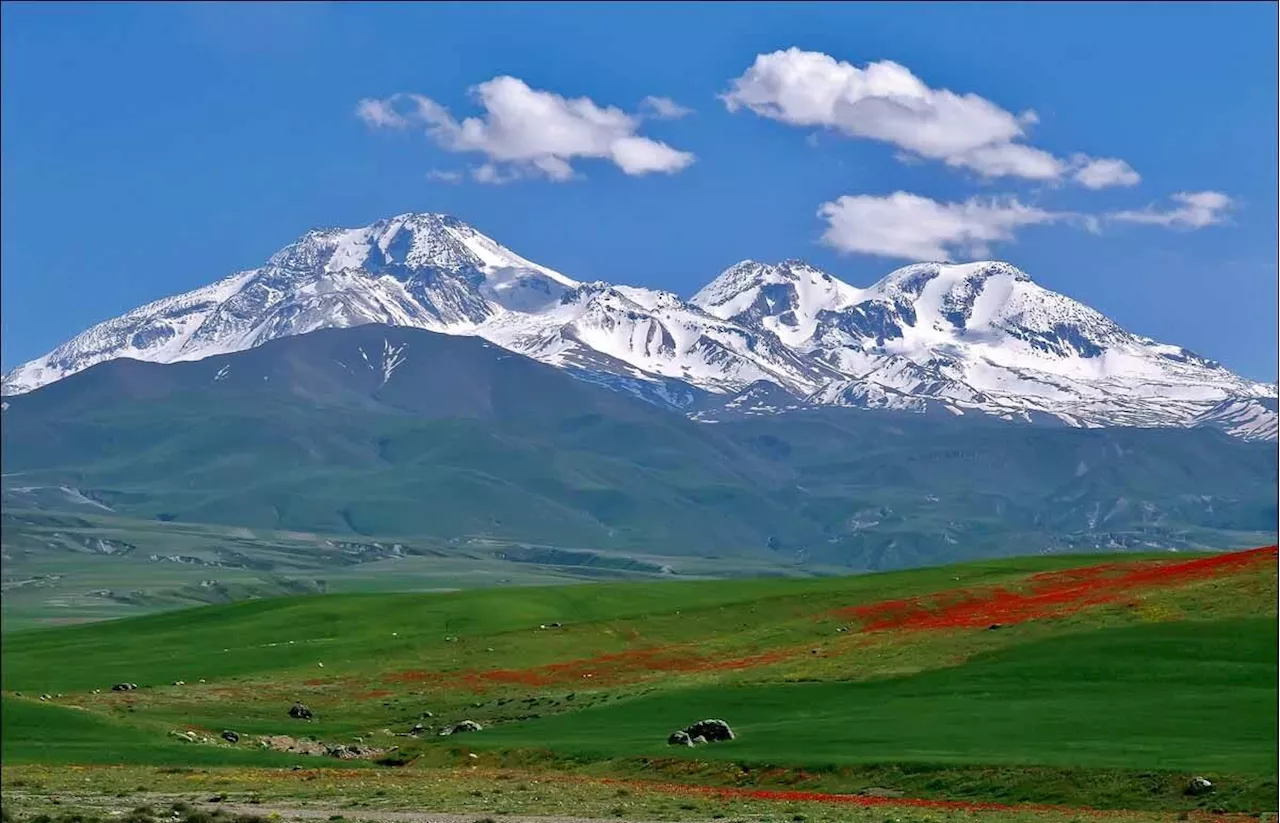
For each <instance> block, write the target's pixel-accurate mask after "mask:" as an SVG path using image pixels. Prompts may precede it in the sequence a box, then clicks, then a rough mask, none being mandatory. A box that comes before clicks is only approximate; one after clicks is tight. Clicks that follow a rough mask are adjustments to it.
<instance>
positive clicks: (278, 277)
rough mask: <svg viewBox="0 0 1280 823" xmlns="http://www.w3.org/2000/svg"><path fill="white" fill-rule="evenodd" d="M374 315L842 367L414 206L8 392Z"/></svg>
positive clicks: (597, 348) (8, 385) (699, 363)
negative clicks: (571, 271)
mask: <svg viewBox="0 0 1280 823" xmlns="http://www.w3.org/2000/svg"><path fill="white" fill-rule="evenodd" d="M365 323H387V324H391V325H399V326H411V327H416V328H422V329H427V330H429V331H436V332H443V333H446V334H466V335H477V336H480V337H484V338H485V339H488V340H490V341H492V342H494V343H497V344H498V345H501V346H504V347H506V348H509V349H512V350H513V351H517V352H520V353H522V354H527V355H529V356H531V357H534V358H537V359H540V360H543V361H545V362H548V363H552V364H554V365H558V366H566V367H575V368H578V369H595V370H602V371H605V372H611V373H615V374H620V375H623V376H627V377H631V378H639V379H648V380H650V381H657V382H660V381H661V379H662V378H675V379H679V380H682V381H685V382H688V383H691V384H693V385H696V386H699V387H702V388H707V389H710V390H712V391H731V390H734V389H737V388H741V387H742V386H745V385H747V384H749V383H752V382H755V381H757V380H771V381H773V382H776V383H778V384H780V385H783V386H785V387H787V388H788V389H789V390H791V391H793V392H796V393H797V394H808V393H810V392H812V391H814V390H816V389H817V388H818V387H819V386H821V385H822V384H823V383H824V382H826V381H827V380H830V379H832V378H833V377H836V376H838V375H836V374H835V373H834V372H832V370H831V369H829V368H827V367H826V366H824V365H822V364H820V363H814V362H812V361H810V360H809V359H808V358H806V357H803V356H801V355H798V354H796V353H795V352H793V351H792V350H791V349H789V348H787V347H786V346H784V345H783V344H782V343H781V342H780V341H779V340H778V339H777V338H776V336H774V335H773V334H772V333H771V332H768V331H761V330H753V329H747V328H745V327H742V326H740V325H737V324H734V323H732V322H727V321H724V320H722V319H720V318H717V317H714V316H712V315H710V314H707V313H705V312H703V311H702V310H701V309H699V308H697V307H696V306H693V305H691V304H689V303H685V302H684V301H682V300H680V298H678V297H677V296H676V295H674V294H671V293H669V292H660V291H653V290H649V289H641V288H633V287H627V286H617V287H615V286H610V285H608V284H606V283H589V284H582V283H578V282H577V281H575V280H573V279H571V278H569V277H566V276H564V275H562V274H560V273H558V272H555V271H552V270H551V269H548V268H545V267H543V266H539V265H538V264H536V263H532V262H530V261H528V260H526V259H524V258H523V257H520V256H519V255H517V254H515V253H514V252H511V251H509V250H508V249H506V248H504V247H503V246H501V245H499V244H498V243H497V242H495V241H494V240H492V239H490V238H488V237H486V236H484V235H482V234H480V233H479V232H477V231H476V230H475V229H473V228H471V227H470V226H467V225H466V224H464V223H462V222H461V221H458V220H456V219H455V218H452V217H448V216H445V215H436V214H407V215H401V216H399V217H394V218H391V219H389V220H382V221H379V222H377V223H374V224H373V225H371V226H366V227H364V228H357V229H324V230H315V231H311V232H308V233H307V234H306V235H304V236H303V237H302V238H301V239H299V240H298V241H297V242H295V243H292V244H291V245H289V246H287V247H285V248H284V249H282V250H281V251H280V252H278V253H276V254H275V255H273V256H272V257H271V259H270V260H269V261H267V263H266V264H265V265H264V266H262V267H261V268H257V269H252V270H249V271H246V272H242V273H240V274H237V275H235V276H233V277H231V278H228V279H227V280H224V281H221V282H220V283H217V284H215V285H213V286H209V287H205V288H203V289H197V290H195V291H193V292H189V293H188V294H185V295H179V296H177V297H172V298H167V299H165V300H160V301H157V302H155V303H152V304H149V305H147V306H143V307H142V308H140V309H136V310H134V311H132V312H129V313H128V314H126V315H124V316H122V317H120V318H117V319H114V320H109V321H107V322H105V323H101V324H99V325H97V326H94V327H93V328H91V329H89V330H88V331H86V332H84V333H83V334H81V335H79V336H78V337H76V338H74V339H72V340H71V341H69V342H67V343H65V344H63V345H62V346H59V347H58V348H57V349H55V350H54V351H52V352H50V353H49V354H47V355H45V356H44V357H42V358H39V359H38V360H35V361H32V362H31V363H27V364H25V365H23V366H20V367H18V368H17V369H15V370H14V371H13V372H11V373H10V374H9V375H7V376H6V377H5V379H4V387H3V388H4V392H5V393H6V394H13V393H20V392H24V391H30V390H31V389H34V388H37V387H39V386H41V385H44V384H46V383H49V382H52V381H53V380H57V379H60V378H61V377H65V376H66V375H68V374H72V373H74V372H77V371H80V370H81V369H84V368H88V367H89V366H91V365H94V364H95V363H99V362H101V361H103V360H109V359H113V358H117V357H131V358H134V359H138V360H148V361H154V362H161V363H167V362H174V361H179V360H194V359H199V358H203V357H207V356H209V355H213V354H221V353H225V352H228V351H238V350H243V349H248V348H252V347H254V346H257V345H260V344H262V343H264V342H267V341H268V340H274V339H276V338H278V337H283V336H287V335H292V334H305V333H307V332H310V331H315V330H317V329H322V328H331V327H346V326H355V325H361V324H365Z"/></svg>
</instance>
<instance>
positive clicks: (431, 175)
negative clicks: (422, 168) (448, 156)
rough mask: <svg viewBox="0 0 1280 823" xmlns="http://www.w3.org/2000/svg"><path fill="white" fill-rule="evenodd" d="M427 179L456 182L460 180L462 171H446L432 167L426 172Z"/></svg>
mask: <svg viewBox="0 0 1280 823" xmlns="http://www.w3.org/2000/svg"><path fill="white" fill-rule="evenodd" d="M427 179H428V180H436V181H439V182H441V183H458V182H461V181H462V172H460V171H448V170H446V169H432V170H431V171H429V172H427Z"/></svg>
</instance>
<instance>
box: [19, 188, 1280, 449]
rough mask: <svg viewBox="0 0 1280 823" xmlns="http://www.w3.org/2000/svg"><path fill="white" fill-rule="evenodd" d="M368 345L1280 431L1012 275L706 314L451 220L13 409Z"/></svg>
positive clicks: (824, 398) (990, 270) (157, 327)
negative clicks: (356, 329) (591, 278)
mask: <svg viewBox="0 0 1280 823" xmlns="http://www.w3.org/2000/svg"><path fill="white" fill-rule="evenodd" d="M367 323H382V324H388V325H397V326H409V327H415V328H421V329H427V330H429V331H436V332H442V333H446V334H459V335H472V336H478V337H482V338H484V339H486V340H489V341H490V342H492V343H495V344H497V345H499V346H502V347H504V348H507V349H510V350H512V351H515V352H519V353H521V354H525V355H527V356H530V357H533V358H535V359H538V360H541V361H543V362H546V363H549V364H551V365H554V366H558V367H563V368H569V369H572V370H574V372H575V373H576V374H579V375H582V376H584V378H585V379H593V380H598V381H600V382H605V383H611V382H612V383H613V384H616V385H617V386H619V387H623V388H625V389H626V390H628V391H637V393H639V394H642V395H645V396H649V397H655V398H661V397H676V396H680V397H683V398H685V400H682V401H681V402H682V403H684V402H686V401H687V399H688V398H690V397H691V396H692V394H691V393H690V392H686V391H682V390H680V389H679V388H678V387H679V386H680V385H682V384H683V385H686V386H691V387H696V388H697V389H702V390H704V391H706V392H711V393H715V394H723V395H724V396H725V397H726V398H727V400H726V403H727V404H728V405H727V406H726V409H727V410H729V411H734V410H737V411H738V412H745V411H746V410H748V409H754V410H756V411H762V410H773V412H774V413H779V412H780V411H781V410H785V409H788V408H792V407H793V406H794V405H805V404H820V405H850V406H860V407H875V408H888V409H901V410H907V411H917V412H924V411H930V410H945V411H947V412H950V413H952V414H964V413H967V412H969V411H973V412H977V413H986V414H995V415H998V416H1001V417H1017V418H1020V419H1037V418H1044V417H1046V416H1047V417H1051V418H1055V419H1058V420H1061V421H1064V422H1066V423H1068V424H1071V425H1091V426H1092V425H1109V424H1124V425H1144V426H1152V425H1170V426H1191V425H1216V426H1218V427H1220V428H1223V429H1226V430H1228V431H1232V432H1233V433H1239V434H1241V435H1242V436H1250V437H1258V436H1268V435H1267V434H1266V433H1267V432H1269V431H1271V430H1273V429H1274V426H1273V425H1272V423H1273V422H1274V418H1275V416H1276V412H1275V408H1274V403H1270V404H1268V403H1255V402H1244V401H1249V400H1251V399H1258V398H1261V399H1266V398H1274V397H1275V395H1276V388H1275V386H1271V385H1264V384H1260V383H1256V382H1254V381H1250V380H1246V379H1244V378H1241V377H1239V376H1237V375H1235V374H1232V373H1231V372H1230V371H1228V370H1227V369H1225V368H1224V367H1222V366H1221V365H1219V364H1217V363H1214V362H1212V361H1209V360H1206V359H1204V358H1202V357H1199V356H1198V355H1196V354H1194V353H1192V352H1189V351H1187V350H1185V349H1182V348H1180V347H1178V346H1172V345H1168V344H1163V343H1158V342H1156V341H1154V340H1150V339H1148V338H1145V337H1140V336H1138V335H1134V334H1132V333H1130V332H1128V331H1126V330H1125V329H1123V328H1121V327H1120V326H1119V325H1117V324H1116V323H1114V322H1113V321H1111V320H1110V319H1108V318H1107V317H1105V316H1104V315H1102V314H1101V313H1099V312H1097V311H1095V310H1093V309H1091V308H1089V307H1088V306H1085V305H1083V304H1081V303H1079V302H1077V301H1075V300H1073V299H1071V298H1069V297H1067V296H1065V295H1062V294H1059V293H1057V292H1053V291H1051V290H1049V289H1046V288H1044V287H1042V286H1040V285H1039V284H1037V283H1036V282H1034V281H1033V280H1032V279H1031V278H1030V277H1029V276H1028V275H1027V274H1026V273H1025V272H1023V271H1021V270H1019V269H1018V268H1016V267H1015V266H1012V265H1010V264H1008V263H1003V262H999V261H982V262H975V263H964V264H948V263H919V264H914V265H909V266H904V267H902V268H899V269H897V270H896V271H893V272H891V273H889V274H888V275H886V276H885V277H884V278H882V279H881V280H879V281H878V282H876V283H875V284H873V285H872V286H870V287H868V288H857V287H854V286H852V285H850V284H848V283H845V282H843V281H841V280H839V279H837V278H835V277H833V276H832V275H830V274H828V273H826V272H824V271H822V270H820V269H817V268H815V267H813V266H811V265H809V264H807V263H805V262H803V261H800V260H785V261H783V262H781V263H777V264H768V263H762V262H757V261H754V260H744V261H742V262H740V263H737V264H736V265H734V266H731V267H729V268H728V269H726V270H725V271H724V272H722V273H721V274H720V275H719V276H718V277H716V278H715V279H714V280H712V281H711V282H710V283H708V284H707V285H706V286H705V287H704V288H703V289H701V290H700V291H699V292H698V293H697V294H696V295H695V296H694V297H693V298H692V299H691V300H688V301H686V300H683V299H681V298H680V297H679V296H678V295H676V294H673V293H671V292H665V291H658V290H654V289H647V288H641V287H635V286H624V285H611V284H609V283H605V282H579V281H577V280H574V279H573V278H570V277H567V276H565V275H563V274H561V273H559V272H557V271H554V270H552V269H549V268H546V267H545V266H541V265H539V264H537V263H534V262H532V261H530V260H528V259H526V258H524V257H522V256H520V255H519V254H516V253H515V252H513V251H511V250H510V249H507V248H506V247H504V246H502V245H501V244H499V243H498V242H497V241H495V240H493V239H492V238H490V237H487V236H485V235H484V234H482V233H480V232H479V231H477V230H476V229H474V228H473V227H471V226H469V225H467V224H466V223H464V222H462V221H460V220H458V219H457V218H455V217H452V216H449V215H444V214H433V213H410V214H402V215H398V216H396V217H391V218H388V219H385V220H379V221H377V222H375V223H372V224H370V225H368V226H363V227H357V228H329V229H316V230H312V231H309V232H307V233H305V234H304V235H302V236H301V237H300V238H299V239H298V240H296V241H294V242H293V243H290V244H289V245H288V246H286V247H284V248H283V249H281V250H280V251H279V252H277V253H276V254H274V255H272V256H271V257H270V258H269V259H268V260H267V261H266V262H265V263H264V264H263V265H262V266H260V267H259V268H254V269H248V270H246V271H242V272H238V273H236V274H233V275H231V276H230V277H227V278H225V279H223V280H220V281H218V282H216V283H214V284H212V285H209V286H204V287H202V288H198V289H195V290H193V291H190V292H187V293H186V294H181V295H177V296H175V297H169V298H165V299H162V300H158V301H155V302H153V303H150V304H148V305H146V306H143V307H141V308H139V309H135V310H133V311H131V312H128V313H126V314H124V315H122V316H120V317H117V318H114V319H112V320H108V321H106V322H103V323H100V324H98V325H97V326H94V327H93V328H91V329H89V330H87V331H85V332H84V333H82V334H80V335H78V336H77V337H75V338H73V339H72V340H70V341H68V342H66V343H64V344H63V345H61V346H59V347H58V348H56V349H54V350H53V351H52V352H50V353H49V354H47V355H45V356H44V357H41V358H38V359H37V360H34V361H32V362H30V363H27V364H24V365H22V366H19V367H18V368H16V369H14V370H13V371H12V372H10V373H9V374H8V375H6V376H5V378H4V381H3V391H4V393H5V394H15V393H21V392H25V391H30V390H32V389H35V388H38V387H39V386H42V385H45V384H47V383H50V382H53V381H55V380H58V379H61V378H62V377H65V376H66V375H68V374H72V373H74V372H77V371H80V370H82V369H85V368H88V367H89V366H92V365H94V364H95V363H99V362H102V361H104V360H110V359H114V358H120V357H129V358H134V359H139V360H149V361H153V362H161V363H167V362H173V361H179V360H196V359H201V358H204V357H208V356H211V355H216V354H223V353H227V352H232V351H240V350H244V349H249V348H253V347H255V346H258V345H260V344H262V343H264V342H266V341H269V340H273V339H276V338H279V337H284V336H289V335H298V334H305V333H307V332H310V331H315V330H318V329H323V328H333V327H346V326H355V325H362V324H367ZM642 384H643V385H650V386H653V387H654V390H653V391H642V390H639V389H638V388H637V387H638V386H640V385H642ZM766 385H773V386H777V387H780V388H779V391H784V392H785V393H787V394H788V395H789V396H791V397H794V398H795V403H794V404H791V403H788V402H783V401H782V400H781V399H779V397H777V396H776V395H775V394H774V393H772V392H770V391H768V390H766V389H764V388H762V387H763V386H766ZM752 386H754V387H755V388H754V389H753V390H752V391H751V392H748V393H746V394H740V393H742V392H744V391H745V390H746V389H747V388H748V387H752ZM673 387H676V388H673ZM733 398H737V399H736V400H734V399H733ZM762 398H764V399H762ZM766 401H767V402H766ZM698 414H699V419H710V418H709V417H708V415H709V414H711V415H712V416H714V414H713V413H711V412H708V411H707V410H706V409H705V408H704V409H703V410H702V411H700V412H698ZM1259 433H1261V434H1259Z"/></svg>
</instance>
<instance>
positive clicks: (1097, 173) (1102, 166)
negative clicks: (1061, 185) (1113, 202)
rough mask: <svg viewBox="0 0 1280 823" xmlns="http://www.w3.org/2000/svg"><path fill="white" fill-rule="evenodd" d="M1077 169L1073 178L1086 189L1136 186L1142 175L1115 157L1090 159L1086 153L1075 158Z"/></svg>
mask: <svg viewBox="0 0 1280 823" xmlns="http://www.w3.org/2000/svg"><path fill="white" fill-rule="evenodd" d="M1073 160H1074V162H1075V166H1076V169H1075V171H1074V172H1073V173H1072V175H1071V178H1072V179H1073V180H1075V181H1076V182H1077V183H1079V184H1080V185H1082V186H1084V187H1085V188H1086V189H1105V188H1107V187H1108V186H1136V185H1138V183H1140V182H1141V181H1142V177H1141V176H1140V175H1139V174H1138V173H1137V172H1136V171H1134V170H1133V167H1132V166H1130V165H1129V164H1128V163H1126V162H1124V161H1123V160H1119V159H1117V158H1114V157H1100V158H1097V159H1090V158H1088V157H1085V156H1084V155H1077V156H1076V157H1075V158H1073Z"/></svg>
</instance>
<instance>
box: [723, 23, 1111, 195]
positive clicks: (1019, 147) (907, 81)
mask: <svg viewBox="0 0 1280 823" xmlns="http://www.w3.org/2000/svg"><path fill="white" fill-rule="evenodd" d="M721 99H722V100H723V101H724V103H725V105H726V106H727V107H728V109H729V110H730V111H737V110H739V109H743V108H745V109H748V110H750V111H752V112H754V113H756V114H758V115H760V116H762V117H768V118H770V119H773V120H777V121H779V122H782V123H787V124H790V125H793V126H804V127H812V126H819V127H824V128H830V129H835V130H837V131H840V132H842V133H844V134H846V135H848V136H850V137H861V138H865V139H869V140H878V141H881V142H884V143H889V144H891V145H893V146H896V147H897V148H899V149H901V150H902V151H905V152H908V153H910V154H912V155H915V156H918V157H924V158H928V159H931V160H939V161H942V162H944V163H946V164H947V165H949V166H952V167H956V168H966V169H970V170H972V171H975V172H977V173H978V174H980V175H982V176H984V177H1019V178H1023V179H1027V180H1043V181H1050V180H1060V179H1062V178H1064V177H1065V176H1067V175H1068V174H1069V173H1071V172H1072V171H1073V170H1079V167H1081V166H1085V167H1087V166H1088V165H1089V164H1093V163H1097V162H1104V163H1106V162H1112V161H1093V160H1091V159H1090V158H1087V157H1079V158H1077V159H1074V160H1073V161H1072V162H1067V161H1065V160H1062V159H1060V158H1058V157H1055V156H1054V155H1053V154H1051V153H1049V152H1047V151H1044V150H1042V149H1037V148H1035V147H1033V146H1029V145H1027V144H1026V143H1023V142H1019V141H1021V140H1022V139H1023V138H1025V137H1026V136H1027V131H1026V129H1027V127H1028V126H1031V125H1033V124H1035V123H1036V122H1038V120H1039V118H1038V117H1037V116H1036V113H1035V112H1034V111H1025V112H1022V113H1021V114H1013V113H1012V112H1009V111H1006V110H1005V109H1004V108H1002V107H1000V106H999V105H997V104H995V103H993V102H991V101H990V100H987V99H985V98H983V97H980V96H978V95H976V94H957V93H956V92H953V91H950V90H948V89H934V88H930V87H929V86H928V85H926V84H925V83H924V82H923V81H922V80H920V79H919V78H918V77H916V76H915V75H914V74H912V73H911V71H910V70H909V69H908V68H906V67H905V66H902V65H900V64H898V63H894V62H892V61H889V60H882V61H879V62H873V63H868V64H867V65H866V67H865V68H858V67H857V66H854V65H852V64H850V63H847V62H845V61H837V60H836V59H835V58H834V57H831V56H830V55H827V54H823V53H821V52H812V51H802V50H801V49H798V48H794V47H793V48H790V49H787V50H785V51H776V52H773V53H772V54H761V55H757V56H756V59H755V62H754V63H753V64H752V65H751V67H750V68H748V69H747V71H746V72H745V73H744V74H743V75H742V76H741V77H738V78H737V79H735V80H733V81H732V85H731V88H730V89H729V91H727V92H726V93H725V94H723V95H721ZM1116 162H1119V161H1116ZM1125 168H1126V169H1127V168H1128V167H1127V166H1125ZM1129 171H1130V172H1132V169H1129ZM1103 176H1104V175H1103V173H1102V172H1101V171H1096V170H1095V171H1094V172H1091V173H1089V174H1087V175H1086V177H1087V179H1089V180H1092V181H1095V182H1096V181H1099V180H1101V179H1102V178H1103ZM1104 185H1111V184H1110V183H1107V184H1104Z"/></svg>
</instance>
